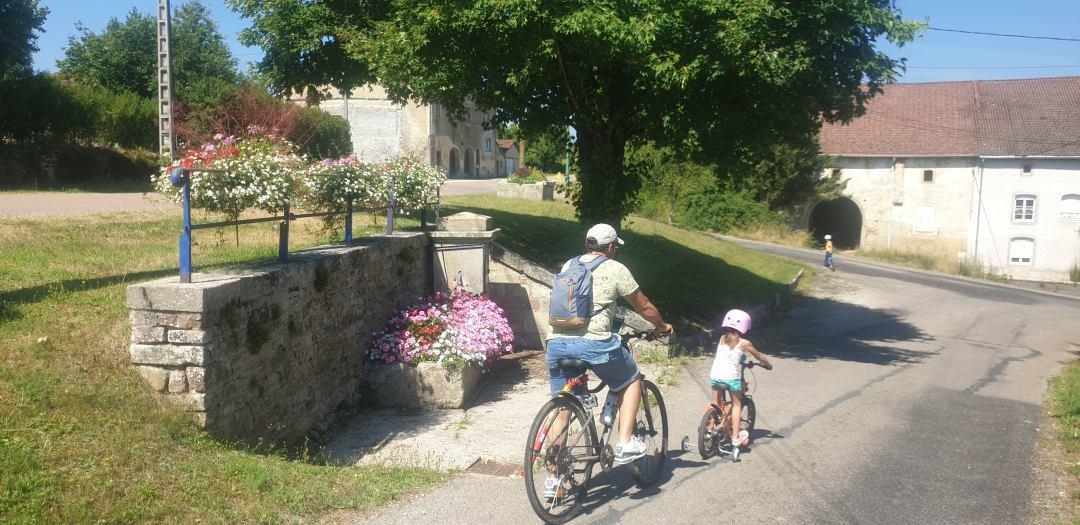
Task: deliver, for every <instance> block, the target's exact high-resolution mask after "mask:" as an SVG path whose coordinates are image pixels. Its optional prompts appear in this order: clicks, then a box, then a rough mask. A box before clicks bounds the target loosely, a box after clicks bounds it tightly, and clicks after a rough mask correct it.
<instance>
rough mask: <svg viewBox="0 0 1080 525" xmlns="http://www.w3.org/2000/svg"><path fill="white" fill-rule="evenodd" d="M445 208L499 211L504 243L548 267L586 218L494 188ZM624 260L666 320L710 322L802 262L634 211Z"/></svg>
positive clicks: (573, 251) (775, 286)
mask: <svg viewBox="0 0 1080 525" xmlns="http://www.w3.org/2000/svg"><path fill="white" fill-rule="evenodd" d="M443 205H444V208H445V210H444V214H449V213H453V212H455V211H462V210H469V211H474V212H477V213H481V214H484V215H488V216H491V217H492V218H494V221H495V226H496V227H497V228H502V230H503V233H502V235H501V236H500V237H498V238H497V239H496V242H498V243H501V244H502V245H503V246H505V247H506V248H507V249H510V250H512V251H515V252H517V253H520V254H521V255H523V256H525V257H528V258H529V259H531V260H533V261H535V262H537V263H539V264H541V265H544V266H546V267H548V268H553V269H554V268H558V267H559V266H561V265H562V263H563V262H565V261H566V260H567V259H569V258H570V257H573V256H574V255H578V254H580V253H581V251H582V249H583V245H584V242H585V241H584V239H585V231H586V230H587V229H588V226H587V225H582V224H580V223H578V222H577V220H576V219H575V218H574V210H573V208H572V207H570V206H569V205H566V204H562V203H558V202H539V201H523V200H518V199H499V198H496V197H494V196H491V195H477V196H458V197H448V198H445V199H444V200H443ZM623 227H624V231H623V233H622V237H623V238H624V239H625V240H626V246H625V247H624V248H623V249H621V250H619V254H618V259H619V260H620V261H621V262H623V263H624V264H626V266H627V267H628V268H630V271H631V272H633V274H634V277H635V278H636V279H637V281H638V283H639V284H640V285H641V289H642V290H643V291H644V292H645V294H646V295H647V296H649V298H651V299H652V300H653V301H654V302H655V303H656V304H657V306H658V307H659V308H660V311H661V312H663V313H664V316H665V317H666V318H667V320H668V321H669V322H674V323H676V324H679V325H681V326H690V327H711V326H713V325H714V324H716V322H717V320H718V319H719V318H720V316H722V315H723V313H724V312H725V311H727V310H728V309H729V308H735V307H742V308H750V307H753V306H756V305H758V304H760V303H762V302H764V301H765V300H767V299H768V298H769V297H772V295H773V294H774V293H776V292H779V291H780V290H782V289H783V287H784V285H786V284H787V282H788V281H790V280H791V278H792V277H794V276H795V273H796V272H798V269H799V266H798V265H797V264H795V263H792V262H789V261H787V260H784V259H780V258H777V257H772V256H769V255H764V254H761V253H758V252H755V251H753V250H748V249H745V248H742V247H739V246H736V245H734V244H731V243H729V242H725V241H722V240H720V239H717V238H715V237H712V236H710V235H708V234H705V233H701V232H693V231H688V230H683V229H680V228H676V227H674V226H669V225H667V224H664V223H662V222H658V221H653V220H650V219H644V218H640V217H631V218H630V219H627V220H626V221H624V222H623Z"/></svg>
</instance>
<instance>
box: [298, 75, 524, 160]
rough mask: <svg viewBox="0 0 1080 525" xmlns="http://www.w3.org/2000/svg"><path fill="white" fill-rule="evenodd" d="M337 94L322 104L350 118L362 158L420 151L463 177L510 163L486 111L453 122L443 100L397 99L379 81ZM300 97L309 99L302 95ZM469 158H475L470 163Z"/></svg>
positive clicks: (358, 153) (350, 126)
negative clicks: (399, 102) (413, 101)
mask: <svg viewBox="0 0 1080 525" xmlns="http://www.w3.org/2000/svg"><path fill="white" fill-rule="evenodd" d="M331 93H332V95H333V96H332V97H331V98H329V99H328V100H324V101H322V102H321V103H320V104H319V108H320V109H322V110H323V111H326V112H327V113H330V114H333V115H340V116H342V117H344V118H345V119H346V120H347V121H348V122H349V130H350V133H351V139H352V144H353V152H354V153H356V154H357V155H358V156H360V158H361V159H365V160H375V161H379V160H385V159H388V158H390V157H393V156H396V155H401V154H403V153H409V154H415V155H418V156H420V157H421V158H424V159H428V161H429V162H431V163H432V164H433V165H436V166H438V167H441V168H443V169H444V170H446V171H447V173H450V174H451V175H452V176H455V177H462V178H465V177H495V176H499V175H500V173H498V169H499V168H501V167H503V166H505V162H506V161H505V159H504V158H503V155H502V151H501V150H500V149H499V147H498V145H497V144H496V139H497V137H496V134H495V131H494V130H486V129H484V120H485V118H486V117H487V116H488V115H487V114H485V113H483V112H480V111H476V110H473V111H469V112H468V113H467V114H466V115H465V117H464V118H463V119H462V120H461V121H459V122H451V120H450V118H449V115H447V114H446V112H445V111H444V110H443V109H442V108H441V107H439V106H438V105H437V104H433V105H430V106H428V105H418V104H407V105H405V106H399V105H396V104H394V103H392V102H391V101H390V99H389V98H388V97H387V94H386V91H385V90H383V88H382V87H381V86H379V85H377V84H372V85H368V86H364V87H362V88H358V89H356V90H354V91H353V92H352V93H351V94H350V95H349V96H348V97H345V96H344V95H343V94H341V93H339V92H337V91H334V90H331ZM296 101H297V103H303V101H302V98H301V97H297V98H296ZM452 160H453V161H456V166H452V165H451V161H452ZM466 160H469V161H471V162H469V165H468V166H466V165H465V163H466Z"/></svg>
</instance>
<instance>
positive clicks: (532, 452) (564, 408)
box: [525, 397, 596, 525]
mask: <svg viewBox="0 0 1080 525" xmlns="http://www.w3.org/2000/svg"><path fill="white" fill-rule="evenodd" d="M590 422H591V420H590V418H589V417H587V416H586V414H585V411H584V410H583V409H582V408H581V405H580V404H578V403H576V402H574V401H573V400H571V399H568V398H566V397H557V398H555V399H552V400H550V401H548V402H547V403H545V404H544V407H543V408H541V409H540V412H539V413H538V414H536V418H535V419H534V420H533V423H532V427H531V428H530V429H529V439H528V441H527V442H526V443H525V492H526V493H527V494H528V495H529V504H530V505H532V508H533V512H535V513H536V515H537V516H539V517H540V519H542V520H544V522H546V523H553V524H556V525H558V524H562V523H566V522H567V521H570V520H571V519H573V518H574V517H575V516H577V515H578V513H580V512H581V500H582V499H584V498H585V496H586V494H587V493H588V487H589V481H590V480H591V479H592V467H593V463H594V462H593V461H580V460H579V459H578V458H580V457H582V456H595V455H596V429H595V428H594V427H593V426H592V425H590ZM560 428H561V429H560ZM552 486H553V487H552Z"/></svg>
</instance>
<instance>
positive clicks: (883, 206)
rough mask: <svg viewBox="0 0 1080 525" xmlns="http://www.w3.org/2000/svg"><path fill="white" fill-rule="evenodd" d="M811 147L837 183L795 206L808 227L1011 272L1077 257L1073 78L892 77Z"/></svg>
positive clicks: (1036, 270) (1079, 98)
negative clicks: (834, 194)
mask: <svg viewBox="0 0 1080 525" xmlns="http://www.w3.org/2000/svg"><path fill="white" fill-rule="evenodd" d="M821 149H822V153H823V154H825V155H828V156H830V157H832V158H831V162H830V168H828V169H827V171H826V173H825V174H824V176H826V177H836V178H839V179H841V180H843V181H846V184H847V185H846V189H845V191H844V195H845V197H843V198H841V199H837V200H834V201H828V202H812V203H808V205H807V206H806V207H805V208H803V209H801V210H799V213H798V214H797V216H798V217H799V220H801V221H802V222H803V224H802V225H803V226H805V227H807V228H808V229H809V230H810V231H811V232H813V233H814V234H815V235H816V236H817V237H821V236H823V235H824V234H825V233H832V234H833V237H834V239H835V241H836V244H837V245H838V246H840V247H855V246H859V247H862V248H868V249H879V250H898V251H910V252H918V253H925V254H929V255H933V256H936V257H941V256H945V257H950V258H961V259H967V260H969V261H970V260H976V261H979V262H980V263H982V264H983V265H984V266H985V267H989V268H992V269H993V270H994V271H996V272H998V273H1003V274H1006V275H1009V276H1011V277H1013V278H1017V279H1031V280H1051V281H1067V280H1069V277H1070V270H1071V269H1072V268H1073V267H1074V266H1075V265H1077V264H1080V77H1054V78H1035V79H1019V80H976V81H963V82H934V83H921V84H892V85H889V86H886V87H885V88H884V92H883V93H882V94H880V95H878V96H877V97H875V98H874V99H873V100H872V101H871V102H870V103H869V105H868V106H867V111H866V114H865V115H863V116H861V117H859V118H857V119H855V120H854V121H853V122H851V123H850V124H846V125H840V124H834V125H825V126H824V127H823V129H822V131H821Z"/></svg>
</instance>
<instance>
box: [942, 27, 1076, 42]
mask: <svg viewBox="0 0 1080 525" xmlns="http://www.w3.org/2000/svg"><path fill="white" fill-rule="evenodd" d="M927 29H929V30H931V31H944V32H947V33H964V34H967V35H983V36H1000V37H1006V38H1027V39H1030V40H1057V41H1059V42H1080V38H1067V37H1059V36H1036V35H1014V34H1009V33H990V32H987V31H966V30H963V29H945V28H943V27H928V28H927Z"/></svg>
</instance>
